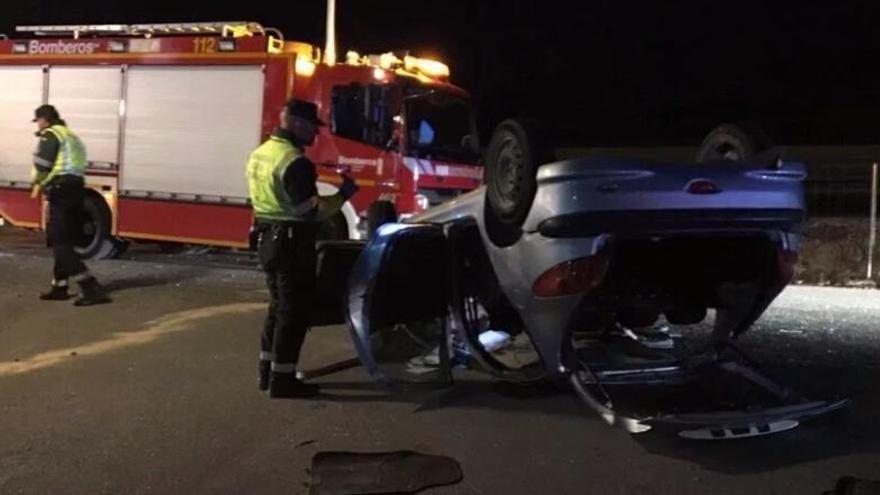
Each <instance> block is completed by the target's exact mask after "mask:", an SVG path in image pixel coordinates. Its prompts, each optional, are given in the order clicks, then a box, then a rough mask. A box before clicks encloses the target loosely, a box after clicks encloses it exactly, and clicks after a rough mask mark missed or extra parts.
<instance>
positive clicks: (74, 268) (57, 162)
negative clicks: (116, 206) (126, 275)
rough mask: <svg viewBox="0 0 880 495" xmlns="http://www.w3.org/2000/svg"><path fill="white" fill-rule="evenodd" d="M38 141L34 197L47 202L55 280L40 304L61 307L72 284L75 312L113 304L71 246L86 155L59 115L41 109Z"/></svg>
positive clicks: (78, 229) (79, 212)
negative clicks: (75, 286) (57, 303)
mask: <svg viewBox="0 0 880 495" xmlns="http://www.w3.org/2000/svg"><path fill="white" fill-rule="evenodd" d="M33 122H35V123H36V124H37V128H38V131H37V133H36V134H37V137H39V138H40V141H39V144H38V145H37V151H36V153H34V171H33V183H34V184H33V185H34V189H33V192H34V195H36V194H38V193H39V191H41V190H42V191H43V193H44V194H45V196H46V200H47V201H48V202H49V218H48V222H47V224H46V241H47V244H48V245H49V246H51V247H52V253H53V255H54V258H55V267H54V270H53V271H54V277H53V280H52V286H51V288H50V289H49V291H48V292H44V293H42V294H40V299H43V300H48V301H62V300H66V299H68V298H70V295H69V294H68V292H67V286H68V280H70V279H73V280H74V281H76V282H78V283H79V286H80V294H79V297H78V298H77V299H76V300H75V301H74V305H76V306H89V305H92V304H101V303H105V302H110V298H109V297H107V295H106V294H105V293H104V291H103V290H102V288H101V286H100V285H98V281H97V280H96V279H95V277H94V276H93V275H92V274H91V273H89V271H88V268H86V266H85V264H83V262H82V261H81V260H80V259H79V256H77V254H76V252H75V251H74V250H73V246H74V244H75V242H76V240H77V236H78V235H79V233H80V232H81V229H82V224H83V219H84V212H83V202H84V200H85V194H86V190H85V185H84V184H85V181H84V180H83V174H84V173H85V169H86V164H87V162H86V149H85V146H84V145H83V143H82V141H81V140H80V138H79V137H78V136H77V135H76V134H74V133H73V131H71V130H70V129H68V128H67V124H66V123H65V122H64V121H63V120H62V119H61V116H60V115H59V114H58V110H56V109H55V107H53V106H52V105H42V106H40V107H39V108H37V109H36V111H35V112H34V120H33Z"/></svg>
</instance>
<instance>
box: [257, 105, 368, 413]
mask: <svg viewBox="0 0 880 495" xmlns="http://www.w3.org/2000/svg"><path fill="white" fill-rule="evenodd" d="M321 125H323V122H321V121H320V120H319V119H318V115H317V107H316V106H315V105H314V104H313V103H309V102H306V101H301V100H290V101H289V102H287V104H285V106H284V108H283V109H282V110H281V115H280V125H279V127H278V128H277V129H276V130H275V132H273V133H272V136H271V137H270V138H269V139H268V140H267V141H266V142H264V143H263V144H262V145H260V147H258V148H257V149H256V150H254V151H253V152H252V153H251V155H250V158H249V159H248V163H247V171H246V173H247V180H248V190H249V193H250V199H251V203H252V205H253V208H254V228H253V231H252V236H253V237H254V238H255V240H256V245H257V250H258V253H259V259H260V265H261V266H262V268H263V271H265V272H266V284H267V285H268V287H269V294H270V298H271V299H270V303H269V311H268V314H267V315H266V321H265V325H264V328H263V334H262V338H261V345H260V351H261V352H260V365H259V372H260V374H259V377H260V381H259V382H260V383H259V388H260V390H266V389H268V390H269V396H270V397H285V398H291V397H310V396H314V395H316V394H317V393H318V387H317V385H314V384H306V383H303V382H302V381H301V380H300V379H298V377H297V374H296V371H297V362H298V360H299V354H300V349H301V348H302V345H303V341H304V340H305V335H306V331H307V330H308V327H309V322H310V309H311V306H312V304H313V302H314V296H315V290H316V273H315V271H316V269H317V267H316V252H315V242H316V234H317V228H318V224H319V223H320V222H322V221H324V220H326V219H328V218H330V217H331V216H333V215H334V214H335V213H336V212H338V211H339V209H340V208H341V207H342V205H343V204H344V203H345V201H347V200H348V199H349V198H350V197H351V196H352V195H354V193H355V192H356V191H357V186H356V185H355V184H354V181H352V180H351V178H349V177H348V176H346V175H343V176H342V185H341V186H340V188H339V192H338V193H337V194H334V195H332V196H319V195H318V189H317V185H316V181H317V178H318V175H317V172H316V169H315V164H314V163H312V161H311V160H309V159H308V158H306V157H305V156H304V154H303V153H304V151H303V149H304V148H305V147H306V146H310V145H311V144H312V143H313V142H314V140H315V136H316V134H317V132H318V126H321Z"/></svg>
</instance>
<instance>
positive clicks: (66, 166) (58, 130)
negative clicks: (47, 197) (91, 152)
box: [40, 125, 88, 186]
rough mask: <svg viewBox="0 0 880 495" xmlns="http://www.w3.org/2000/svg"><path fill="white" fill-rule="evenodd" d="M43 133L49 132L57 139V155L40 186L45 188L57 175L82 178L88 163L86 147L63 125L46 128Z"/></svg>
mask: <svg viewBox="0 0 880 495" xmlns="http://www.w3.org/2000/svg"><path fill="white" fill-rule="evenodd" d="M44 132H51V133H52V134H53V135H55V137H56V138H58V155H57V156H56V157H55V164H54V165H53V166H52V170H51V171H50V172H49V175H47V176H46V178H45V179H43V180H42V182H40V185H41V186H45V185H46V184H48V183H49V182H51V181H52V179H54V178H55V177H57V176H59V175H76V176H78V177H82V176H83V175H84V174H85V170H86V166H87V165H88V162H87V161H86V147H85V145H84V144H83V142H82V140H81V139H80V138H79V136H77V135H76V134H74V133H73V131H71V130H70V129H68V128H67V127H65V126H63V125H53V126H51V127H47V128H46V130H45V131H44Z"/></svg>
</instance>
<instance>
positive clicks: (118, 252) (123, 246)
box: [112, 238, 131, 258]
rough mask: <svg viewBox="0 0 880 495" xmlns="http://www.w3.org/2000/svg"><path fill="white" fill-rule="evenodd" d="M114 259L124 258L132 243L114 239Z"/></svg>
mask: <svg viewBox="0 0 880 495" xmlns="http://www.w3.org/2000/svg"><path fill="white" fill-rule="evenodd" d="M112 242H113V256H112V257H113V258H116V257H117V256H122V255H123V254H125V252H126V251H128V248H129V246H131V241H129V240H127V239H118V238H116V239H113V241H112Z"/></svg>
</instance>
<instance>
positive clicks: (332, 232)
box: [318, 211, 348, 241]
mask: <svg viewBox="0 0 880 495" xmlns="http://www.w3.org/2000/svg"><path fill="white" fill-rule="evenodd" d="M346 239H348V222H347V221H346V220H345V215H343V214H342V212H341V211H340V212H338V213H336V214H335V215H333V216H332V217H330V218H328V219H327V220H326V221H324V222H321V226H320V227H319V228H318V240H319V241H344V240H346Z"/></svg>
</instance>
